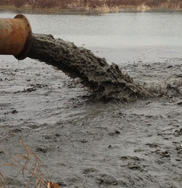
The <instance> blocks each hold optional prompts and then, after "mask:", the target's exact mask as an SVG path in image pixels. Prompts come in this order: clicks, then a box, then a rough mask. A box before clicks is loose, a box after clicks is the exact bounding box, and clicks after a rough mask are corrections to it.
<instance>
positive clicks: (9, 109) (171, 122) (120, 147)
mask: <svg viewBox="0 0 182 188" xmlns="http://www.w3.org/2000/svg"><path fill="white" fill-rule="evenodd" d="M7 15H9V17H13V16H12V14H11V13H8V14H2V16H1V17H3V16H7ZM116 15H118V16H119V17H120V14H116ZM116 15H113V14H111V15H106V16H103V17H102V16H101V17H87V16H75V18H74V16H63V15H59V16H60V17H58V16H55V17H56V18H57V19H58V18H60V19H61V18H64V19H63V20H64V21H65V22H63V21H62V22H63V23H65V27H63V28H64V29H63V31H64V30H65V28H66V25H67V27H68V28H70V27H71V26H70V24H69V23H70V22H71V21H70V22H68V20H66V19H70V18H72V19H75V21H73V22H72V26H73V23H75V24H76V23H80V20H81V19H83V20H85V19H86V20H92V19H93V20H94V21H96V20H97V19H106V18H108V19H113V17H117V16H116ZM127 15H129V18H130V19H131V18H132V16H134V17H138V16H139V17H142V18H143V19H144V18H146V19H147V17H148V16H149V15H150V16H152V13H150V14H149V13H141V14H134V13H131V14H130V13H126V14H124V13H122V14H121V17H122V16H123V17H125V16H127ZM153 15H154V18H156V17H157V15H158V19H159V18H160V19H165V17H166V18H168V20H169V18H170V19H172V20H173V19H174V18H175V19H174V20H176V18H177V17H179V18H180V16H181V15H180V14H179V13H154V14H153ZM44 16H45V15H44ZM44 16H43V15H28V17H30V18H29V19H30V21H31V23H32V24H33V30H35V32H37V30H36V28H38V26H34V25H36V24H35V23H36V20H37V23H38V20H39V19H41V18H43V17H44ZM49 16H50V17H52V19H53V17H54V16H53V15H49ZM49 16H47V17H49ZM121 17H120V19H121ZM33 18H34V20H35V21H33ZM52 19H51V18H50V19H49V20H50V22H49V24H53V22H51V20H52ZM118 19H119V18H118ZM133 19H134V18H133ZM151 19H152V18H151ZM156 19H157V18H156ZM160 19H159V20H160ZM41 20H42V19H41ZM43 20H44V19H43ZM43 20H42V22H40V21H39V23H40V25H41V24H42V23H43ZM135 20H136V19H135ZM138 20H140V19H139V18H138ZM179 20H180V19H178V23H179ZM55 23H58V22H55ZM60 23H61V21H60ZM84 23H85V22H84ZM104 23H110V22H109V21H108V22H106V21H105V22H102V24H103V25H104ZM146 23H148V22H146ZM150 23H151V22H150ZM152 23H153V22H152ZM166 23H168V22H167V20H166ZM170 23H171V22H170ZM170 23H169V24H170ZM175 23H176V22H174V24H173V25H175V26H176V30H174V31H178V27H180V26H181V25H180V24H177V23H176V24H175ZM100 24H101V23H100ZM112 24H114V23H113V22H112ZM42 25H45V26H46V23H45V24H42ZM47 25H48V23H47ZM56 25H58V24H56ZM56 25H55V26H54V27H55V28H57V27H56ZM107 25H108V24H107ZM144 25H145V24H144ZM166 25H167V24H166ZM47 27H48V26H47ZM87 27H88V25H87ZM90 27H91V28H92V29H93V28H95V27H92V25H91V26H90ZM123 27H124V26H123ZM123 27H122V28H123ZM165 27H166V26H165ZM41 28H42V29H41V30H40V31H39V32H41V33H43V31H45V33H51V34H53V35H57V33H52V32H51V31H50V32H49V31H46V30H45V28H44V27H43V26H41ZM78 28H80V27H78ZM91 28H90V30H91ZM112 28H114V27H112ZM154 28H156V29H159V27H154ZM162 28H163V27H162ZM162 28H161V29H162ZM169 28H170V27H169ZM169 28H168V29H169ZM59 29H60V28H59ZM125 29H126V28H125ZM75 30H77V29H75V27H73V29H72V32H76V31H75ZM90 30H89V31H88V28H87V29H86V31H87V32H90ZM69 31H70V30H69ZM79 31H80V30H79ZM114 31H115V30H113V32H114ZM148 31H149V30H148ZM70 32H71V31H70ZM102 32H104V29H103V30H102ZM166 32H168V31H166ZM171 32H172V31H171ZM126 33H127V32H126ZM147 33H148V32H146V34H147ZM169 33H170V32H169ZM121 34H123V33H121ZM110 35H111V38H112V32H111V33H110ZM81 36H82V34H81V33H80V32H79V33H78V39H77V40H78V41H77V40H76V34H74V35H73V36H71V34H70V35H65V37H66V38H67V39H69V38H68V37H70V39H71V37H73V38H75V41H76V43H80V44H82V43H84V44H85V46H86V47H88V48H90V49H93V51H94V52H95V53H97V55H99V56H102V55H103V54H107V58H108V61H113V62H116V63H118V61H119V59H120V60H121V61H120V63H118V64H119V65H120V66H122V67H123V71H124V72H127V73H129V74H130V75H131V76H132V77H133V78H135V79H137V80H140V81H143V82H146V83H148V82H150V83H154V84H155V85H157V84H158V83H160V84H161V83H164V85H166V86H168V87H167V91H168V93H167V96H166V95H165V96H161V97H160V98H156V99H155V100H154V99H151V98H150V99H148V100H143V101H141V100H139V101H137V102H135V103H128V104H123V103H116V102H110V103H103V102H98V101H97V102H95V101H92V100H90V99H89V93H88V92H87V91H85V88H83V86H82V85H81V84H80V83H79V81H78V80H72V79H70V78H69V77H67V76H65V75H64V74H63V73H62V72H61V71H60V70H55V69H53V68H52V67H51V66H48V65H46V64H44V63H43V62H37V61H34V60H30V59H26V60H23V61H20V62H18V61H17V60H16V59H14V58H13V57H7V56H1V60H0V80H1V81H0V88H1V89H0V96H1V99H0V123H1V126H0V131H1V137H0V140H1V142H0V143H1V145H0V162H1V163H4V162H5V161H6V160H7V158H8V157H7V156H6V155H8V156H9V155H12V154H14V153H23V152H24V151H23V148H22V147H21V146H20V145H18V143H17V142H16V141H15V140H14V139H13V138H10V139H9V140H6V141H5V140H3V141H2V138H3V137H4V132H5V131H4V127H6V128H8V129H10V130H12V131H13V132H15V134H16V135H17V136H20V137H21V139H22V140H23V141H24V142H25V143H26V144H28V145H29V146H30V147H31V148H32V150H33V151H35V153H36V154H37V155H38V156H39V157H40V158H41V159H42V160H43V162H44V164H45V165H47V169H48V172H49V174H51V177H52V181H55V182H58V183H59V184H61V185H62V186H63V187H88V188H90V187H95V188H96V187H104V188H105V187H118V188H120V187H134V188H135V187H136V188H139V187H151V188H152V187H164V188H166V187H167V188H171V187H176V188H178V187H181V186H182V177H181V169H182V165H181V157H182V154H181V149H182V146H181V136H182V131H181V123H182V120H181V114H182V110H181V103H182V97H181V94H182V84H181V71H182V58H181V54H180V50H181V45H180V36H181V34H180V33H178V35H177V34H176V35H171V37H170V36H166V37H164V36H163V35H161V37H160V36H159V39H161V41H160V40H158V43H160V44H159V45H157V43H155V45H152V44H151V45H149V44H148V43H147V42H146V44H148V46H145V45H142V43H145V40H144V41H141V43H140V42H139V41H138V43H136V46H134V44H132V42H131V41H130V42H131V43H129V42H128V41H129V37H128V38H126V41H125V44H128V46H123V47H121V46H122V43H121V44H120V47H121V48H120V47H116V48H114V42H113V43H110V44H111V45H110V46H109V42H108V46H107V45H106V46H104V45H103V46H102V45H101V46H99V45H100V44H101V43H102V37H98V38H97V39H98V40H91V41H92V42H93V41H94V42H93V43H94V45H93V46H92V44H91V43H87V42H88V41H89V39H90V38H92V37H89V36H88V40H86V36H85V38H84V37H83V38H82V37H81ZM83 36H84V35H83ZM100 36H101V35H100ZM102 36H103V38H104V35H102ZM141 36H142V34H141ZM176 36H179V38H178V39H177V40H174V41H173V40H172V38H173V37H174V38H175V37H176ZM60 37H61V36H60ZM65 37H63V38H65ZM108 37H109V35H108V34H107V35H105V38H104V39H105V40H107V38H108ZM163 37H164V38H165V39H169V40H163ZM144 38H145V37H144ZM82 39H83V40H84V41H80V40H82ZM99 39H100V40H99ZM104 39H103V40H104ZM127 39H128V40H127ZM108 40H113V39H108ZM136 40H139V39H137V37H136ZM146 41H148V40H146ZM152 41H153V40H152ZM164 41H166V42H168V41H170V42H169V43H168V44H166V45H161V43H163V42H164ZM153 42H154V41H153ZM118 43H119V40H118ZM97 44H98V46H97ZM116 44H117V43H116ZM137 44H138V46H137ZM140 44H141V45H140ZM161 46H162V47H161ZM120 51H122V52H121V53H120ZM149 52H150V53H149ZM128 54H129V55H128ZM125 60H127V61H130V63H128V62H127V61H125ZM125 63H126V64H127V65H126V64H125ZM124 64H125V65H124ZM176 89H177V90H176ZM5 134H6V133H5ZM0 171H1V172H2V173H3V174H4V176H5V177H6V179H7V181H8V182H9V184H10V187H23V186H24V184H25V183H26V182H27V180H26V179H24V178H23V177H22V176H21V175H18V176H16V174H17V172H18V170H17V169H16V168H14V167H12V166H11V167H5V166H3V165H1V167H0Z"/></svg>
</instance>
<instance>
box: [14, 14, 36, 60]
mask: <svg viewBox="0 0 182 188" xmlns="http://www.w3.org/2000/svg"><path fill="white" fill-rule="evenodd" d="M14 18H15V19H23V20H24V22H25V24H26V25H27V29H28V33H27V38H26V41H25V44H24V46H23V49H22V51H21V52H20V53H19V54H18V55H16V56H14V57H15V58H16V59H18V60H23V59H25V58H26V57H27V54H28V53H29V51H30V49H31V46H32V29H31V25H30V23H29V21H28V19H27V18H26V17H25V16H24V15H22V14H18V15H16V16H15V17H14Z"/></svg>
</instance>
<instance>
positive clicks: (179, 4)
mask: <svg viewBox="0 0 182 188" xmlns="http://www.w3.org/2000/svg"><path fill="white" fill-rule="evenodd" d="M0 2H1V3H0V7H3V8H7V9H27V10H39V9H41V10H48V11H51V10H52V11H55V12H57V11H61V10H73V11H86V12H94V13H96V12H97V13H108V12H119V11H121V10H123V9H135V10H138V11H146V10H150V9H182V1H181V0H0Z"/></svg>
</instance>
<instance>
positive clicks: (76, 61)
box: [28, 34, 152, 101]
mask: <svg viewBox="0 0 182 188" xmlns="http://www.w3.org/2000/svg"><path fill="white" fill-rule="evenodd" d="M28 57H30V58H33V59H38V60H40V61H44V62H45V63H47V64H50V65H53V66H55V67H57V68H58V69H61V70H62V71H63V72H65V73H66V74H68V75H69V76H70V77H72V78H76V77H79V78H81V80H82V81H81V82H82V84H83V85H84V86H87V87H89V88H90V89H91V91H92V92H93V94H94V95H96V97H98V98H103V99H119V100H123V101H133V100H136V99H138V98H144V97H146V96H151V95H152V94H151V93H149V92H148V91H147V90H146V89H145V88H144V87H143V86H142V85H141V84H139V83H137V82H135V81H134V80H133V79H132V78H131V77H130V76H129V75H128V74H123V73H122V72H121V70H120V68H119V67H118V65H116V64H114V63H112V64H111V65H109V64H108V63H107V62H106V60H105V59H104V58H99V57H96V56H95V55H94V54H93V53H92V52H91V51H90V50H87V49H85V48H83V47H77V46H75V45H74V43H72V42H65V41H64V40H62V39H54V37H53V36H52V35H43V34H33V37H32V47H31V49H30V52H29V53H28Z"/></svg>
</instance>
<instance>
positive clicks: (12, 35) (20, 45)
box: [0, 14, 32, 60]
mask: <svg viewBox="0 0 182 188" xmlns="http://www.w3.org/2000/svg"><path fill="white" fill-rule="evenodd" d="M31 40H32V30H31V26H30V23H29V21H28V19H27V18H26V17H25V16H24V15H22V14H18V15H16V16H15V17H14V18H13V19H11V18H0V54H1V55H14V56H15V58H17V59H18V60H22V59H25V58H26V56H27V54H28V52H29V50H30V48H31Z"/></svg>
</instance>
